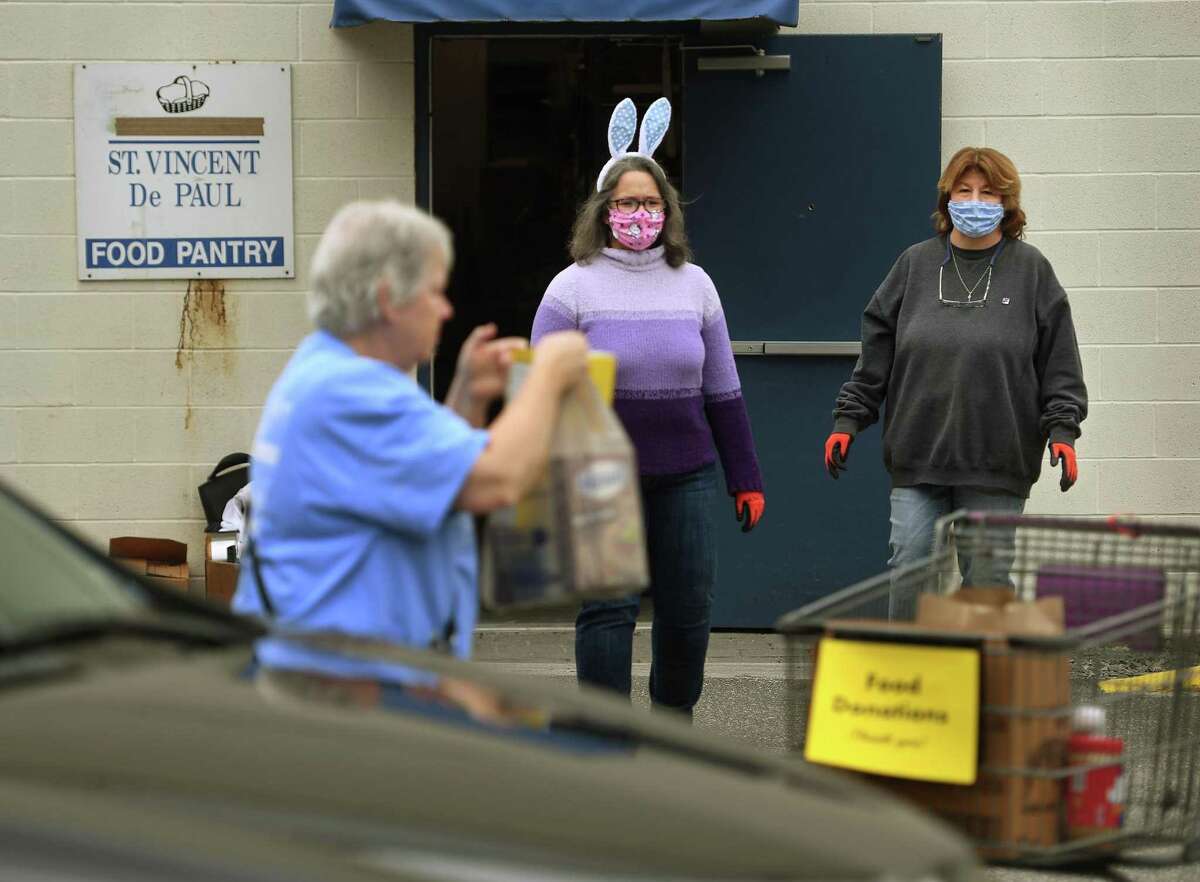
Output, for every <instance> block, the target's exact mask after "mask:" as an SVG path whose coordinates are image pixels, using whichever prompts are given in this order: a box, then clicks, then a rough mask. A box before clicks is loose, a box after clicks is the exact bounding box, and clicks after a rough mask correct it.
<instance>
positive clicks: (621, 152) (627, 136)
mask: <svg viewBox="0 0 1200 882" xmlns="http://www.w3.org/2000/svg"><path fill="white" fill-rule="evenodd" d="M669 125H671V102H670V101H668V100H667V99H666V98H659V99H658V100H657V101H655V102H654V103H653V104H651V105H650V109H649V110H647V111H646V115H645V116H644V117H642V130H641V133H640V134H639V136H638V149H637V150H635V151H631V150H630V149H629V145H630V144H632V143H633V133H634V131H635V130H636V129H637V108H636V107H634V106H633V102H632V101H630V100H629V99H628V98H626V99H624V100H623V101H622V102H621V103H620V104H618V105H617V106H616V109H614V110H613V115H612V119H610V120H609V121H608V152H609V153H610V154H611V155H612V158H611V159H610V160H609V161H608V162H606V163H604V168H602V169H600V175H599V177H597V178H596V192H597V193H598V192H600V191H601V190H603V189H604V176H605V175H607V174H608V170H609V169H610V168H612V167H613V163H615V162H616V161H617V160H619V159H624V158H625V157H626V156H641V157H643V158H644V159H649V160H650V161H651V162H653V161H654V151H655V150H657V149H658V145H659V144H661V143H662V142H663V138H665V137H666V136H667V127H668V126H669Z"/></svg>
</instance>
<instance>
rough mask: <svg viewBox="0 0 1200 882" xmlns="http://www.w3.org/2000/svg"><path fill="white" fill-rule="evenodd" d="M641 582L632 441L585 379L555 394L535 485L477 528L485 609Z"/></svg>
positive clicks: (643, 564)
mask: <svg viewBox="0 0 1200 882" xmlns="http://www.w3.org/2000/svg"><path fill="white" fill-rule="evenodd" d="M648 584H649V565H648V563H647V560H646V536H645V527H644V524H643V520H642V507H641V494H640V489H639V482H638V470H637V459H636V456H635V453H634V449H633V444H632V443H631V442H630V440H629V437H628V435H626V434H625V429H624V427H623V426H622V425H621V422H620V420H618V419H617V416H616V414H615V413H613V411H612V409H611V408H610V407H608V406H607V405H606V404H605V402H604V400H603V399H602V398H601V393H600V391H599V390H598V389H597V388H596V386H595V385H594V384H593V383H592V382H582V383H579V384H577V385H576V386H574V387H573V388H572V389H570V390H569V391H568V392H567V393H566V396H565V397H564V400H563V403H562V409H561V411H560V413H559V419H558V423H557V425H556V426H555V430H554V437H553V440H552V442H551V448H550V457H549V462H548V466H547V470H546V475H545V476H544V477H543V479H542V480H541V481H540V482H539V483H538V484H537V485H536V486H535V487H534V488H533V489H532V490H531V491H530V492H529V493H528V494H526V496H525V498H523V499H521V500H520V501H519V502H518V503H517V505H515V506H513V507H511V508H507V509H501V510H500V511H497V512H493V513H492V515H491V516H490V517H489V518H488V523H487V526H486V528H485V530H484V542H483V571H482V574H481V578H480V589H481V596H482V598H483V601H484V603H485V604H487V605H488V606H490V607H493V608H512V607H532V606H552V605H556V604H561V603H567V602H571V601H575V600H579V599H583V598H601V597H619V596H623V595H626V594H633V593H637V592H639V591H642V590H643V589H645V587H646V586H647V585H648Z"/></svg>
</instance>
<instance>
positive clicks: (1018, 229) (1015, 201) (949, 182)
mask: <svg viewBox="0 0 1200 882" xmlns="http://www.w3.org/2000/svg"><path fill="white" fill-rule="evenodd" d="M970 171H977V172H979V173H980V174H981V175H983V176H984V177H985V178H986V179H987V182H988V184H989V185H990V186H991V188H992V189H993V190H995V191H996V192H997V193H999V194H1000V204H1001V205H1003V206H1004V217H1003V219H1002V220H1001V221H1000V232H1001V233H1003V234H1004V236H1005V237H1006V238H1008V239H1021V238H1024V236H1025V212H1024V211H1023V210H1022V209H1021V176H1020V175H1019V174H1017V167H1016V166H1015V165H1013V161H1012V160H1011V159H1009V158H1008V157H1007V156H1005V155H1004V154H1003V153H1001V152H1000V151H999V150H993V149H992V148H991V147H964V148H962V149H961V150H959V151H958V152H957V153H955V154H954V155H953V156H951V157H950V161H949V162H948V163H947V164H946V170H945V171H943V172H942V176H941V178H939V179H938V185H937V186H938V202H937V211H935V212H934V213H933V228H934V230H936V231H937V233H938V234H939V235H945V234H946V233H949V232H950V230H952V229H953V228H954V225H953V224H952V223H951V221H950V209H948V208H947V207H946V206H947V205H948V204H949V203H950V193H951V191H952V190H953V189H954V185H955V184H957V183H958V182H959V181H960V180H962V176H963V175H965V174H966V173H967V172H970Z"/></svg>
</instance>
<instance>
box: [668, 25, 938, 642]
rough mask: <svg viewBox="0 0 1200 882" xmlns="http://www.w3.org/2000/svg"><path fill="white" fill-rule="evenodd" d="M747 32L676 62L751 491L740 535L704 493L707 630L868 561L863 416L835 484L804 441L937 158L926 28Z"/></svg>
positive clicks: (925, 207)
mask: <svg viewBox="0 0 1200 882" xmlns="http://www.w3.org/2000/svg"><path fill="white" fill-rule="evenodd" d="M757 47H758V48H759V49H761V50H762V54H761V55H751V54H750V53H749V52H745V54H739V52H738V51H737V50H729V51H721V52H714V51H713V50H711V49H699V48H697V49H696V50H695V51H686V52H685V54H686V56H687V60H686V61H685V64H684V71H685V81H684V82H685V86H684V113H683V122H684V127H685V129H684V138H685V140H684V144H685V147H684V178H683V182H684V187H685V190H686V194H685V195H686V196H687V198H688V199H689V200H690V205H689V207H688V232H689V235H690V236H691V239H692V244H693V246H694V248H695V251H696V262H697V263H698V264H699V265H700V266H702V267H704V269H705V270H707V271H708V273H709V274H710V275H711V276H712V277H713V280H714V281H715V282H716V285H717V290H718V291H720V293H721V299H722V302H723V304H724V307H725V313H726V316H727V318H728V321H729V328H730V333H731V336H732V337H733V339H734V340H735V341H736V343H735V352H739V357H738V370H739V372H740V374H741V379H742V386H743V389H744V392H745V396H746V403H747V407H748V408H749V411H750V418H751V421H752V423H753V426H754V435H755V440H756V442H757V446H758V452H759V457H760V460H761V464H762V468H763V477H764V481H765V483H766V497H767V510H766V517H765V519H764V521H763V523H762V524H761V525H760V526H759V528H758V529H757V530H755V531H754V532H753V533H751V534H749V535H743V534H741V533H740V532H739V531H738V530H737V527H736V524H735V523H734V521H733V517H732V513H731V508H732V505H731V503H730V502H729V501H728V500H725V499H722V501H721V507H720V510H719V511H718V513H717V523H718V525H719V530H718V533H719V537H720V538H719V554H720V558H719V560H720V564H719V574H718V591H717V602H716V608H715V610H714V619H713V624H714V626H716V627H735V628H765V627H770V625H771V624H772V623H773V621H774V620H775V618H776V617H777V616H779V615H780V614H781V613H784V612H786V611H788V610H790V609H793V608H795V607H797V606H800V605H801V604H803V603H805V602H807V601H809V600H811V599H814V598H816V597H820V596H823V595H825V594H828V593H829V592H831V591H834V590H836V589H838V588H841V587H843V586H845V585H849V584H851V583H853V582H855V581H857V580H858V579H861V578H864V577H866V576H868V575H872V574H874V573H877V572H879V571H880V570H882V569H883V568H884V566H885V564H886V560H887V537H888V490H889V484H888V479H887V475H886V473H885V472H884V469H883V466H882V464H881V461H880V443H879V429H878V427H875V428H873V429H871V430H869V431H868V432H867V433H865V434H864V435H863V436H861V437H860V438H858V439H856V441H855V443H854V448H853V451H852V455H851V461H850V471H849V472H848V473H846V474H845V475H843V476H842V478H841V480H839V481H837V482H834V481H832V480H830V478H829V477H828V476H827V475H826V474H825V472H824V470H823V468H822V463H821V451H822V442H823V440H824V438H825V436H826V435H827V434H828V433H829V431H830V428H831V425H832V420H831V416H830V412H831V410H832V407H833V401H834V397H835V396H836V393H837V390H838V387H839V386H840V385H841V384H842V383H843V382H844V381H845V380H846V378H847V377H848V376H849V374H850V371H851V369H852V368H853V366H854V355H853V346H852V345H851V346H849V347H848V346H847V345H846V344H847V343H850V344H853V343H856V342H857V341H858V339H859V320H860V317H861V314H862V309H863V307H864V306H865V305H866V302H867V300H868V299H869V298H870V296H871V294H872V293H873V292H874V290H875V288H876V286H878V284H879V282H880V281H881V280H882V279H883V277H884V275H885V274H886V273H887V271H888V269H889V268H890V267H891V265H892V263H893V262H894V261H895V259H896V257H897V256H898V255H899V253H900V252H901V251H902V250H903V249H904V248H905V247H907V246H908V245H910V244H912V243H913V242H917V241H919V240H921V239H923V238H926V237H927V236H929V235H930V230H931V228H930V223H929V216H930V214H931V213H932V211H933V209H934V200H935V195H936V191H935V183H936V181H937V176H938V172H939V164H940V131H941V39H940V37H938V36H933V37H914V36H870V37H857V36H855V37H830V36H795V37H788V36H781V37H772V38H769V39H763V40H760V41H757ZM743 52H744V50H743ZM783 57H786V58H787V59H788V62H787V63H788V64H789V65H790V67H789V68H788V69H782V65H783V64H784V62H783V61H782V58H783ZM756 59H757V60H756ZM772 59H774V60H772ZM756 67H757V68H765V69H764V70H762V73H761V74H760V73H759V72H758V71H757V70H755V69H754V68H756ZM834 344H841V345H834ZM743 352H744V353H746V354H741V353H743Z"/></svg>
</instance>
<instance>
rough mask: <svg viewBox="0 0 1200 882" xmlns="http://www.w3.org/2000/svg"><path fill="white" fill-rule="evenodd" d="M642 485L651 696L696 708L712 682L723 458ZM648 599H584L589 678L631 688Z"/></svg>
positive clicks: (579, 638)
mask: <svg viewBox="0 0 1200 882" xmlns="http://www.w3.org/2000/svg"><path fill="white" fill-rule="evenodd" d="M641 486H642V511H643V513H644V514H645V519H646V548H647V552H648V555H649V559H650V589H649V592H650V594H651V595H652V596H653V598H654V625H653V628H652V630H651V634H650V643H651V652H652V661H651V663H650V700H651V701H652V702H653V704H654V706H655V707H657V708H671V709H674V710H678V711H682V712H683V713H685V714H688V715H689V716H690V715H691V712H692V708H693V707H695V705H696V702H697V701H699V700H700V692H701V690H702V689H703V688H704V658H705V656H706V655H707V654H708V631H709V622H710V613H711V610H712V599H713V585H714V583H715V581H716V571H717V547H716V539H715V537H714V535H713V523H712V508H713V501H714V496H715V495H716V492H717V469H716V465H707V466H703V467H702V468H699V469H697V470H696V471H694V472H685V473H683V474H679V475H644V476H643V477H642V479H641ZM640 600H641V598H640V596H639V595H637V594H634V595H631V596H629V597H622V598H620V599H619V600H601V601H588V602H585V603H584V604H583V608H582V609H581V610H580V611H579V616H578V618H576V620H575V670H576V676H577V677H578V678H579V681H580V682H581V683H590V684H592V685H594V686H601V687H604V688H606V689H611V690H613V691H615V692H619V693H621V694H622V695H626V696H628V695H629V693H630V689H631V682H630V681H631V671H630V668H631V665H632V662H633V629H634V625H635V624H636V623H637V617H638V610H639V607H640Z"/></svg>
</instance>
